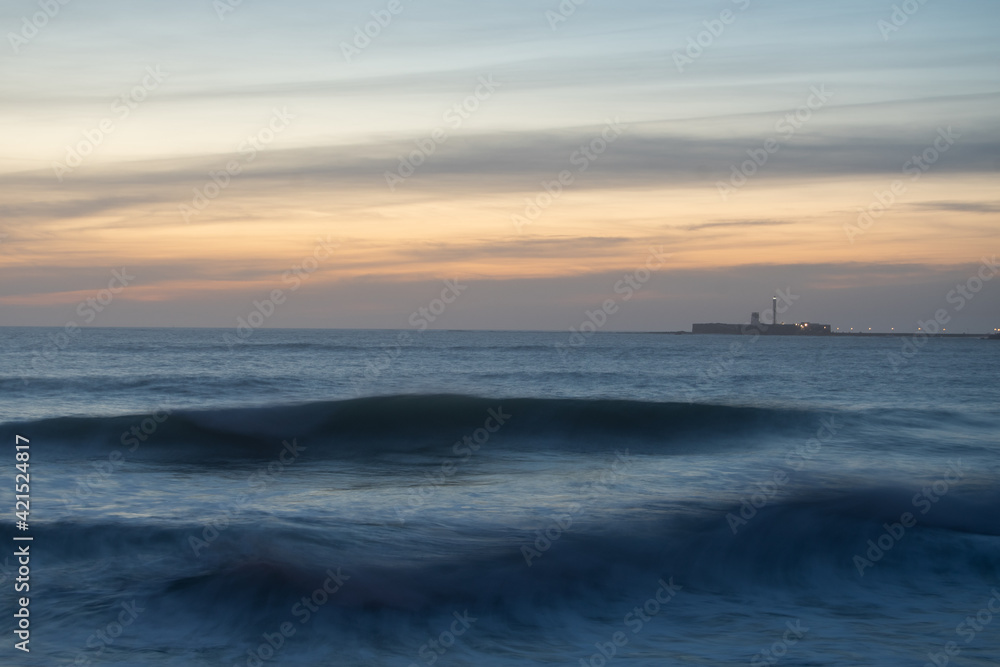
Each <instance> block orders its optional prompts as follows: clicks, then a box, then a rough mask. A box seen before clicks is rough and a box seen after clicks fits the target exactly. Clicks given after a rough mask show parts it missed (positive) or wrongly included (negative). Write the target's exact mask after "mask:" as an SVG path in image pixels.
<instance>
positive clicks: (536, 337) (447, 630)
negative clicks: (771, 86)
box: [0, 328, 1000, 667]
mask: <svg viewBox="0 0 1000 667" xmlns="http://www.w3.org/2000/svg"><path fill="white" fill-rule="evenodd" d="M227 334H228V335H227ZM901 349H902V340H901V339H894V338H851V337H823V338H820V337H817V338H811V337H806V338H789V337H771V338H768V337H763V338H752V337H749V336H744V337H737V336H693V335H684V336H681V335H659V334H624V333H622V334H618V333H598V334H594V335H592V336H590V337H588V338H583V337H576V338H573V337H571V336H570V334H569V333H568V332H562V333H560V332H545V333H542V332H459V331H423V332H420V331H416V330H413V331H403V332H399V331H347V330H336V331H325V330H267V329H261V330H256V331H254V332H253V334H252V336H250V337H248V338H247V339H245V340H244V339H235V338H234V337H233V336H232V332H231V331H223V330H217V329H96V328H95V329H91V328H87V329H82V330H77V331H74V332H66V331H63V330H60V329H37V328H4V329H0V386H2V392H0V440H2V442H3V443H4V445H5V449H6V451H7V452H8V463H7V465H6V469H7V471H8V473H7V474H8V476H9V478H8V482H7V483H5V484H4V485H3V488H4V489H5V492H4V493H5V495H4V503H5V506H7V507H10V508H11V514H12V516H11V518H10V520H9V521H6V522H4V528H3V530H4V532H5V539H6V541H7V544H8V548H7V550H6V555H5V557H4V558H3V562H2V567H0V582H2V584H3V590H4V596H3V600H4V609H5V611H4V618H6V619H7V620H6V625H7V632H6V637H7V646H5V647H3V649H2V650H0V664H3V665H46V666H49V665H64V664H65V665H70V664H74V665H136V666H142V665H178V666H181V665H183V666H189V665H227V666H236V665H239V666H240V667H261V666H263V665H390V666H393V665H398V666H399V667H411V666H416V667H430V666H431V665H438V666H441V667H448V666H450V665H454V666H459V665H585V666H586V665H589V666H591V667H602V666H604V665H615V664H621V665H650V666H653V665H656V666H661V665H666V666H670V665H678V666H680V665H685V666H687V665H733V664H748V665H752V666H757V665H789V666H791V665H915V666H921V665H926V664H931V665H936V666H937V667H943V666H944V665H946V664H952V665H960V666H969V667H972V666H975V665H997V664H998V662H997V661H998V659H1000V617H996V616H997V612H1000V511H998V510H1000V487H998V481H1000V456H998V454H1000V442H998V433H1000V412H998V406H1000V386H998V383H997V377H998V370H1000V362H998V359H1000V345H998V344H997V343H996V342H994V341H984V340H977V339H961V340H938V339H931V340H928V341H926V343H925V344H924V345H922V346H920V347H911V348H909V349H908V351H906V353H905V354H900V352H901ZM18 436H20V437H18ZM18 444H21V446H22V449H17V445H18ZM22 452H24V454H23V455H21V456H20V458H18V455H19V454H21V453H22ZM19 462H20V463H22V464H26V465H23V467H22V468H21V471H22V472H23V473H24V474H26V475H30V480H27V479H23V480H18V481H17V483H18V484H19V485H20V484H21V482H29V481H30V484H25V485H24V486H22V487H21V488H20V489H18V491H17V494H16V493H15V481H16V480H15V475H17V474H18V473H19V471H18V469H16V468H15V465H16V464H17V463H19ZM28 486H30V489H28V488H27V487H28ZM22 491H24V492H25V493H21V492H22ZM15 495H24V496H30V509H29V510H28V511H27V512H26V511H25V510H24V509H23V508H24V506H23V505H22V506H21V508H19V510H20V511H21V512H22V514H21V516H20V517H19V518H17V519H15V516H14V512H15V503H16V501H17V499H16V498H15ZM22 519H27V520H26V521H25V525H24V526H23V529H19V528H18V527H17V526H16V525H15V521H16V520H22ZM24 537H30V538H31V539H30V540H24V539H16V538H24ZM25 552H27V554H29V555H27V556H24V555H20V554H24V553H25ZM21 559H23V560H28V561H29V564H28V565H22V564H21V563H23V560H21ZM21 567H25V568H28V569H29V570H30V574H26V573H25V572H24V571H23V570H19V568H21ZM21 598H28V601H27V604H24V601H23V600H22V599H21ZM25 610H26V611H25ZM995 617H996V618H995ZM18 631H20V632H22V633H23V634H22V635H20V636H19V635H18V634H17V633H18ZM25 637H27V638H28V640H27V641H28V642H29V643H27V644H22V647H23V648H29V649H30V653H26V652H23V651H22V650H19V649H17V648H15V644H16V643H19V642H23V641H24V638H25Z"/></svg>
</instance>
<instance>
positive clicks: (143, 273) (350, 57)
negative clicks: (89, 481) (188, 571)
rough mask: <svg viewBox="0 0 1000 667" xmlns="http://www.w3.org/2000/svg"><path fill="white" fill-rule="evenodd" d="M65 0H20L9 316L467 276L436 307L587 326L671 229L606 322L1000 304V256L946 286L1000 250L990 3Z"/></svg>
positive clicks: (860, 324)
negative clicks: (993, 270)
mask: <svg viewBox="0 0 1000 667" xmlns="http://www.w3.org/2000/svg"><path fill="white" fill-rule="evenodd" d="M46 4H47V3H46V2H44V1H43V2H41V5H46ZM51 5H52V7H55V8H56V9H55V10H52V9H51V8H50V12H53V13H54V15H53V16H51V17H49V16H47V15H45V14H44V13H43V12H42V9H40V5H39V3H38V2H36V1H28V0H10V1H8V2H4V3H3V4H2V5H0V28H2V34H3V35H4V39H3V44H2V45H0V72H2V76H0V124H2V126H3V128H4V133H3V134H4V142H3V145H2V146H0V325H52V326H62V325H64V324H66V323H67V322H69V321H71V320H76V321H78V322H79V323H80V324H81V325H82V324H86V325H89V326H211V327H233V326H235V325H236V322H237V318H239V317H246V316H247V314H248V313H250V312H251V310H252V309H254V308H255V306H254V301H255V300H256V301H258V302H260V301H261V300H264V299H267V298H269V295H270V294H271V293H272V292H273V291H274V290H277V289H280V290H283V295H284V297H286V298H285V299H284V302H283V303H281V304H280V305H279V306H278V307H277V308H276V309H275V313H274V315H273V316H272V317H270V318H269V319H268V321H267V323H266V326H276V327H352V328H354V327H356V328H367V327H371V328H400V329H405V328H409V327H410V326H411V323H410V317H411V314H412V313H414V312H415V311H417V309H418V308H420V307H422V306H427V304H428V303H430V302H431V301H432V300H433V299H434V298H435V297H438V296H440V294H441V292H442V289H443V287H444V281H445V280H455V279H457V280H458V281H460V283H461V284H462V285H466V286H467V288H466V289H465V290H464V291H463V292H462V293H461V296H460V297H459V298H457V299H456V300H455V302H454V303H453V304H450V305H449V306H448V309H447V311H446V312H445V313H444V314H443V315H441V316H440V317H439V318H438V319H437V320H436V321H435V322H434V324H433V326H434V328H449V329H463V328H468V329H557V330H565V329H567V328H569V327H570V326H578V325H579V323H580V322H581V320H582V319H583V318H584V317H585V315H584V313H585V312H586V311H587V310H592V309H593V308H595V307H599V306H600V304H601V303H602V302H603V301H604V300H606V299H608V298H616V299H618V300H619V302H621V301H622V297H621V295H620V294H616V291H615V285H616V283H617V282H618V281H619V280H621V279H622V278H623V276H625V275H631V274H632V273H633V272H634V271H635V270H636V268H637V267H639V266H642V265H644V264H645V263H646V261H647V259H648V258H649V257H650V254H651V250H650V248H651V247H653V248H658V249H661V250H660V252H661V253H665V254H668V255H669V257H668V258H667V261H666V262H665V263H664V264H663V266H662V267H660V268H658V269H656V270H655V271H653V272H652V275H651V277H650V278H649V280H648V282H646V283H644V284H643V285H642V289H640V290H638V291H637V292H635V295H636V296H635V298H632V299H630V300H629V302H628V303H622V304H621V305H622V308H621V309H620V311H619V312H617V313H616V314H615V315H614V317H613V318H612V319H611V320H610V321H609V322H608V324H607V326H606V329H608V330H678V329H689V328H690V325H691V323H692V322H702V321H722V322H739V321H746V320H747V319H748V318H749V314H750V311H751V310H766V309H767V308H768V307H769V304H770V300H771V296H772V294H773V293H774V292H775V290H777V289H781V290H790V291H791V292H792V293H794V294H795V295H797V296H798V297H799V298H798V300H797V301H796V302H795V304H794V306H793V307H792V308H791V309H790V310H789V311H788V312H787V314H786V316H785V317H786V318H787V319H788V320H794V321H805V320H812V321H818V322H829V323H831V324H833V325H834V327H840V328H841V329H844V330H846V329H848V328H850V327H855V329H862V328H863V329H867V328H868V327H873V328H874V329H875V330H888V329H889V328H890V327H896V328H897V330H898V329H900V328H902V329H905V330H912V329H915V328H916V326H917V324H916V323H917V322H918V321H919V320H924V319H926V318H928V317H932V316H933V314H934V313H935V311H936V310H938V309H942V308H943V309H946V310H948V312H949V313H950V314H951V315H952V316H953V324H952V325H950V326H949V330H951V331H964V330H969V331H976V332H980V331H989V330H992V329H993V328H994V327H997V326H1000V274H998V275H997V278H996V279H994V280H992V281H990V280H987V281H985V282H984V283H981V287H982V289H981V290H979V291H977V292H976V293H975V296H974V298H970V299H966V303H965V305H964V307H962V308H961V309H960V310H959V309H957V308H956V306H955V303H954V300H951V301H949V300H948V299H947V295H948V294H949V292H950V291H951V290H954V289H955V288H956V285H959V284H961V285H967V282H968V281H969V279H970V278H972V277H973V276H975V275H976V273H977V271H980V266H981V264H982V260H983V258H986V259H992V258H993V257H994V256H995V255H996V254H997V251H998V250H1000V248H998V246H1000V244H998V243H997V240H998V237H1000V234H998V230H1000V188H998V181H997V176H998V171H1000V114H998V110H1000V41H998V40H997V37H996V32H997V26H998V25H1000V4H998V3H996V2H994V1H990V0H949V1H947V2H946V1H944V0H925V1H923V2H921V0H908V1H907V2H897V3H895V7H896V9H894V3H893V2H889V1H886V2H878V1H876V2H872V1H871V0H863V1H861V0H842V1H840V2H835V3H834V2H831V3H815V2H801V1H798V2H793V1H792V0H737V1H731V0H724V1H717V2H704V1H699V2H694V1H686V0H680V1H676V2H649V1H646V0H636V1H631V2H599V1H597V0H587V1H586V2H582V3H581V4H579V5H576V4H574V2H573V1H572V0H564V1H563V2H562V4H561V5H560V3H559V2H558V1H557V0H549V1H532V2H528V1H522V0H486V1H483V0H480V1H478V2H445V1H444V0H391V1H390V0H364V1H361V0H359V1H356V2H343V1H341V2H307V1H303V0H294V1H288V2H280V3H279V2H265V1H264V0H243V1H242V2H241V3H240V4H236V0H216V1H215V2H213V0H174V1H172V2H169V3H168V2H151V1H133V2H121V1H119V2H110V1H106V0H69V1H68V2H67V4H65V5H61V4H59V3H58V1H57V0H51ZM560 8H562V9H560ZM393 11H395V13H393ZM907 12H909V13H907ZM33 17H34V18H33ZM42 19H44V21H43V20H42ZM33 20H34V21H35V22H36V23H39V24H41V27H36V26H35V25H32V21H33ZM379 21H381V23H379ZM366 24H367V29H368V32H369V33H371V34H373V35H374V36H371V37H369V36H367V35H364V31H365V30H366ZM382 24H384V25H382ZM359 35H360V36H359ZM914 158H917V160H916V161H914ZM755 159H756V162H755V161H754V160H755ZM227 169H229V172H228V173H227V172H226V170H227ZM741 170H742V172H741ZM411 172H412V173H411ZM747 174H749V175H747ZM213 175H214V179H215V180H214V181H213ZM560 179H562V183H559V181H560ZM216 183H219V184H220V185H217V184H216ZM546 184H547V185H548V188H549V190H552V192H553V193H554V194H551V195H550V194H549V193H548V192H547V191H546V189H545V188H546ZM554 184H558V185H554ZM880 198H881V199H882V200H883V203H881V204H880V203H879V199H880ZM883 204H885V206H884V209H885V210H884V211H880V210H879V209H880V208H882V207H883ZM864 210H871V211H873V212H874V213H875V215H873V216H872V217H871V218H869V219H868V221H865V220H864V219H863V218H862V219H861V220H862V222H863V223H864V224H863V225H859V216H860V215H861V212H862V211H864ZM321 241H322V243H323V244H325V246H323V245H321ZM314 256H321V257H320V259H319V260H317V261H316V262H315V263H313V261H312V260H310V259H309V258H310V257H314ZM304 262H305V268H303V263H304ZM123 268H125V269H126V270H127V273H128V274H131V275H134V276H135V278H134V280H132V281H131V282H130V284H129V285H128V286H127V287H126V288H125V289H123V290H121V291H119V292H118V293H116V294H115V295H114V299H113V302H111V303H110V304H107V305H106V306H105V307H103V309H102V310H101V312H100V313H99V314H98V316H97V317H96V318H94V320H93V321H92V322H84V321H82V320H81V318H80V315H79V308H80V307H79V304H80V303H86V299H88V298H95V295H98V294H99V293H100V291H101V290H102V289H103V288H106V287H108V284H109V281H111V280H112V277H113V274H112V271H114V270H121V269H123ZM980 275H982V274H980ZM293 286H298V287H297V289H294V290H293V289H292V287H293Z"/></svg>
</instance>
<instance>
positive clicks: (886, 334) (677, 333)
mask: <svg viewBox="0 0 1000 667" xmlns="http://www.w3.org/2000/svg"><path fill="white" fill-rule="evenodd" d="M609 333H611V332H609ZM616 333H626V332H616ZM628 333H642V332H639V331H637V332H628ZM648 333H651V334H659V335H665V336H753V335H754V334H758V335H760V336H766V337H768V338H837V337H847V338H854V337H857V338H913V337H914V336H927V337H928V338H987V339H992V340H997V339H993V338H991V336H993V335H995V334H989V333H935V334H932V333H924V332H922V331H915V332H913V333H899V332H895V331H893V332H876V331H831V332H830V333H828V334H809V335H806V334H800V335H795V334H768V333H763V332H761V331H747V332H746V333H694V332H692V331H650V332H648Z"/></svg>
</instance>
